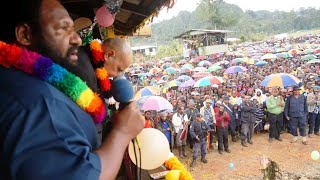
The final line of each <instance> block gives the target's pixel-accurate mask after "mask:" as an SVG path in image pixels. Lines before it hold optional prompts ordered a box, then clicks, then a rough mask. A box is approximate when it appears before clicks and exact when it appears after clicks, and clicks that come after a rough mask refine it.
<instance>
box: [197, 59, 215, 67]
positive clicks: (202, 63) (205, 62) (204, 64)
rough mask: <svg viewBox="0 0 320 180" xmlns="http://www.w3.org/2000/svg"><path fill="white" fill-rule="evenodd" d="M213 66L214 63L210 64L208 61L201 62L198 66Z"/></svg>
mask: <svg viewBox="0 0 320 180" xmlns="http://www.w3.org/2000/svg"><path fill="white" fill-rule="evenodd" d="M211 65H212V63H211V62H209V61H207V60H205V61H200V62H199V63H198V66H211Z"/></svg>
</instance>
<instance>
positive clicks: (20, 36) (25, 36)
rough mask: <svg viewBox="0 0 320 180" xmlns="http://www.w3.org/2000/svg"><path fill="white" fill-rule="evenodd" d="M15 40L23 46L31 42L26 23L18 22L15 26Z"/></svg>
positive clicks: (28, 27)
mask: <svg viewBox="0 0 320 180" xmlns="http://www.w3.org/2000/svg"><path fill="white" fill-rule="evenodd" d="M15 33H16V39H17V42H18V43H19V44H21V45H23V46H30V45H31V42H32V31H31V28H30V26H29V25H28V24H19V25H18V26H17V27H16V31H15Z"/></svg>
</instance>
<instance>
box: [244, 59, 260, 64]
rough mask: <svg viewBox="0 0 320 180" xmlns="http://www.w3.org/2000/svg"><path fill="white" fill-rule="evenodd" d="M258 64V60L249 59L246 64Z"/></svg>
mask: <svg viewBox="0 0 320 180" xmlns="http://www.w3.org/2000/svg"><path fill="white" fill-rule="evenodd" d="M257 62H259V60H258V59H249V60H247V61H246V63H248V64H256V63H257Z"/></svg>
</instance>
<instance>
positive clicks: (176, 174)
mask: <svg viewBox="0 0 320 180" xmlns="http://www.w3.org/2000/svg"><path fill="white" fill-rule="evenodd" d="M179 178H180V170H171V171H169V172H168V173H167V174H166V176H165V179H166V180H179Z"/></svg>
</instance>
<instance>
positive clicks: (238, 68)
mask: <svg viewBox="0 0 320 180" xmlns="http://www.w3.org/2000/svg"><path fill="white" fill-rule="evenodd" d="M247 70H248V69H247V68H246V67H243V66H231V67H229V68H228V69H227V70H226V71H225V72H224V73H225V74H231V73H237V72H243V71H247Z"/></svg>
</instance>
